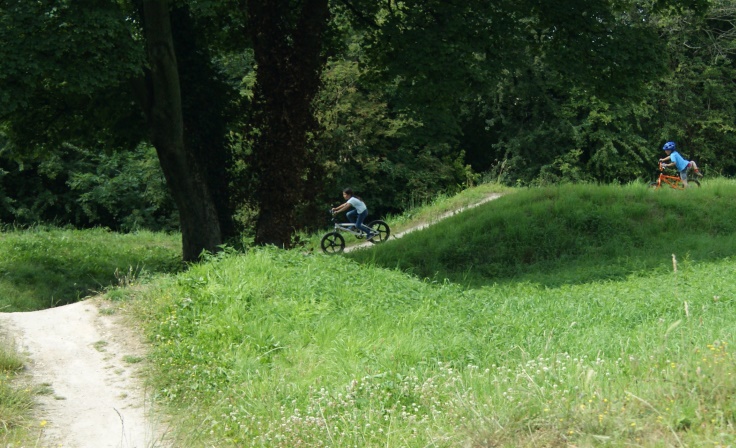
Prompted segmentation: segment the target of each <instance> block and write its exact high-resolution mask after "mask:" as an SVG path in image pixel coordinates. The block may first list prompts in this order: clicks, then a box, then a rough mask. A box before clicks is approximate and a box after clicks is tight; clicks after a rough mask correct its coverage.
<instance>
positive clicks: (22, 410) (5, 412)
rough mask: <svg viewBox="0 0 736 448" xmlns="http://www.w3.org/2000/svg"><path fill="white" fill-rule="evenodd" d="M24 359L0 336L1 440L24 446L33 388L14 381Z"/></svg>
mask: <svg viewBox="0 0 736 448" xmlns="http://www.w3.org/2000/svg"><path fill="white" fill-rule="evenodd" d="M22 368H23V359H22V358H21V356H20V355H19V354H18V353H17V352H16V350H15V348H14V346H13V343H12V341H10V340H9V339H7V338H6V337H5V336H4V335H2V336H0V444H2V446H16V443H18V446H23V441H24V440H28V439H29V438H30V433H31V426H32V423H31V422H32V414H33V391H32V390H31V389H30V388H27V387H25V386H23V385H19V384H18V382H17V375H18V372H20V370H21V369H22Z"/></svg>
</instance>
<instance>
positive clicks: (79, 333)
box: [0, 299, 165, 448]
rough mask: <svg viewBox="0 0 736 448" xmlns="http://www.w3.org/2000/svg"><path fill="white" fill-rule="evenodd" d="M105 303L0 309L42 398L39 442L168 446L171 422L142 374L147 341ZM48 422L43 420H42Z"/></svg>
mask: <svg viewBox="0 0 736 448" xmlns="http://www.w3.org/2000/svg"><path fill="white" fill-rule="evenodd" d="M104 307H105V305H104V302H103V301H100V300H98V299H88V300H84V301H82V302H77V303H74V304H72V305H66V306H61V307H57V308H50V309H47V310H42V311H33V312H26V313H0V330H2V331H3V332H4V333H7V334H8V335H9V336H10V338H11V340H14V341H15V343H16V344H17V346H18V348H19V352H20V353H21V354H24V355H26V356H28V359H29V362H28V371H29V373H30V375H31V377H32V378H31V381H32V382H33V384H35V385H40V386H43V388H44V389H46V390H48V393H46V394H43V395H39V396H38V398H39V401H40V409H39V415H38V419H39V427H42V428H43V433H42V436H41V438H40V440H39V444H38V445H37V446H39V447H63V448H107V447H114V448H152V447H163V446H165V445H164V444H163V443H162V442H161V440H162V438H163V437H162V434H163V428H164V427H165V424H163V422H161V421H158V420H157V418H156V417H155V415H154V413H153V412H151V408H150V402H151V400H150V399H149V397H147V394H146V392H147V391H146V389H145V387H144V386H143V385H142V381H141V380H140V378H139V377H138V376H137V374H138V370H139V369H140V366H141V360H143V358H144V346H143V344H142V342H141V340H140V338H139V337H138V336H137V335H136V334H135V331H134V330H132V329H131V328H130V326H126V325H125V324H124V322H122V319H121V318H120V317H119V316H117V315H116V314H114V312H112V311H111V309H106V308H104ZM43 421H45V423H42V422H43Z"/></svg>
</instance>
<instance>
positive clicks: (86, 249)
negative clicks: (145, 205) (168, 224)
mask: <svg viewBox="0 0 736 448" xmlns="http://www.w3.org/2000/svg"><path fill="white" fill-rule="evenodd" d="M180 240H181V237H180V236H179V235H167V234H163V233H152V232H138V233H135V234H119V233H114V232H110V231H107V230H104V229H95V230H84V231H80V230H62V229H42V228H33V229H27V230H12V231H5V232H2V233H0V252H2V254H3V257H2V259H0V311H2V312H10V311H34V310H39V309H45V308H50V307H52V306H57V305H64V304H68V303H73V302H76V301H78V300H79V299H81V298H84V297H86V296H89V295H91V294H94V293H95V292H99V291H103V290H105V289H106V288H109V287H111V286H118V285H121V284H122V285H124V284H126V283H130V282H131V281H132V280H134V279H135V278H137V277H139V276H141V275H148V274H151V273H156V272H173V271H176V270H179V269H180V267H181V262H180V260H181V241H180Z"/></svg>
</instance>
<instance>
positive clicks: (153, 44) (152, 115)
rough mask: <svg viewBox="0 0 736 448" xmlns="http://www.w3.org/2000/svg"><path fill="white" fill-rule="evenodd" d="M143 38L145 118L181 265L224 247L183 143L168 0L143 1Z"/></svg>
mask: <svg viewBox="0 0 736 448" xmlns="http://www.w3.org/2000/svg"><path fill="white" fill-rule="evenodd" d="M143 22H144V24H143V25H144V33H145V36H146V42H147V45H148V48H147V50H148V61H149V64H150V74H149V83H148V95H147V104H146V105H145V107H144V108H145V110H146V112H147V114H146V115H147V118H148V125H149V128H150V130H151V140H152V142H153V145H154V147H155V148H156V152H157V154H158V158H159V161H160V163H161V168H162V170H163V173H164V176H165V178H166V183H167V184H168V186H169V189H170V191H171V194H172V196H173V197H174V201H175V202H176V205H177V207H178V208H179V216H180V224H181V234H182V252H183V259H184V261H196V260H197V259H198V258H199V256H200V254H201V253H202V252H203V251H209V252H216V251H217V250H218V248H219V245H220V244H221V243H222V236H221V233H220V225H219V222H218V218H217V210H216V208H215V205H214V202H213V200H212V197H211V195H210V192H209V189H208V188H207V183H206V182H205V176H204V175H203V173H202V171H201V170H200V168H199V166H198V164H197V161H196V158H195V157H194V156H193V155H192V154H190V152H189V151H188V150H187V147H186V145H185V142H184V120H183V114H182V101H181V88H180V82H179V71H178V66H177V60H176V55H175V52H174V41H173V37H172V31H171V20H170V15H169V2H168V0H144V1H143Z"/></svg>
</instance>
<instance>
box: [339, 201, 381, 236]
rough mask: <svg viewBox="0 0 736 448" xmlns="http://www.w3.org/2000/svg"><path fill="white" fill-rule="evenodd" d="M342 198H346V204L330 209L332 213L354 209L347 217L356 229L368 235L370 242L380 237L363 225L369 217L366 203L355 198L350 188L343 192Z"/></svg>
mask: <svg viewBox="0 0 736 448" xmlns="http://www.w3.org/2000/svg"><path fill="white" fill-rule="evenodd" d="M342 197H343V198H345V200H346V202H345V203H344V204H341V205H338V206H337V207H334V208H332V209H330V211H331V212H332V213H340V212H344V211H346V210H349V209H350V208H352V209H353V210H350V211H349V212H347V213H346V214H345V216H346V217H347V218H348V219H349V220H350V222H352V223H354V224H355V227H356V228H357V229H358V230H362V231H363V232H365V234H366V235H367V236H366V240H368V241H370V240H371V239H373V238H374V237H375V236H376V235H378V233H376V232H373V231H372V230H371V229H370V228H369V227H367V226H365V225H363V221H365V218H366V217H367V216H368V207H366V205H365V202H363V201H362V200H361V199H360V198H359V197H357V196H355V195H354V194H353V190H352V189H350V188H346V189H344V190H342Z"/></svg>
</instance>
